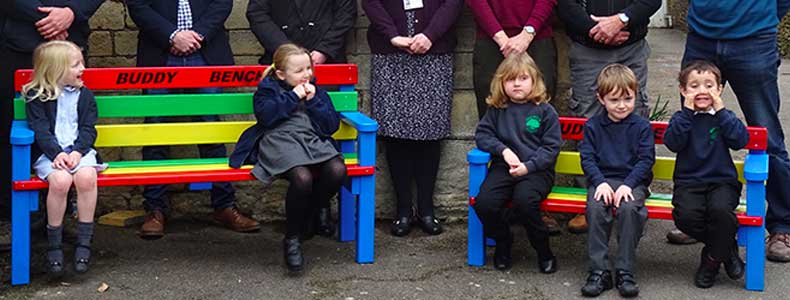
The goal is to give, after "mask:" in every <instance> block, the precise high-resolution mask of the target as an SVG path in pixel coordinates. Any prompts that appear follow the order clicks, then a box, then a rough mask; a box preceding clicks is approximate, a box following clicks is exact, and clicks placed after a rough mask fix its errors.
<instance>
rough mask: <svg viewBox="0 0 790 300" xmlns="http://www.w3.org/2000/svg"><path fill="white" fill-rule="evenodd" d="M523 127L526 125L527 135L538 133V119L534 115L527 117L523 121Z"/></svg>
mask: <svg viewBox="0 0 790 300" xmlns="http://www.w3.org/2000/svg"><path fill="white" fill-rule="evenodd" d="M524 125H526V129H527V132H529V133H535V132H538V129H539V128H540V117H538V116H536V115H532V116H529V117H527V119H526V120H525V121H524Z"/></svg>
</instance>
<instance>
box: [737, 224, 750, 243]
mask: <svg viewBox="0 0 790 300" xmlns="http://www.w3.org/2000/svg"><path fill="white" fill-rule="evenodd" d="M748 236H749V232H748V231H746V226H739V227H738V235H737V237H738V238H737V240H738V247H746V240H748Z"/></svg>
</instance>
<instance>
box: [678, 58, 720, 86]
mask: <svg viewBox="0 0 790 300" xmlns="http://www.w3.org/2000/svg"><path fill="white" fill-rule="evenodd" d="M693 71H696V72H697V73H705V72H710V73H711V74H713V76H714V77H716V84H721V70H719V67H717V66H716V65H714V64H713V63H712V62H709V61H706V60H695V61H692V62H690V63H689V64H687V65H686V67H684V68H683V69H682V70H680V74H679V75H678V82H679V83H680V86H681V87H684V86H686V83H688V80H689V74H691V72H693Z"/></svg>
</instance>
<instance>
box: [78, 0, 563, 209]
mask: <svg viewBox="0 0 790 300" xmlns="http://www.w3.org/2000/svg"><path fill="white" fill-rule="evenodd" d="M247 3H248V0H234V7H233V11H232V13H231V15H230V17H229V18H228V20H227V22H226V23H225V27H226V28H227V30H228V32H229V34H230V40H231V47H232V48H233V52H234V54H235V61H236V63H237V64H240V65H249V64H256V63H257V58H258V55H259V54H261V53H262V52H263V51H264V49H263V48H262V47H261V46H260V45H259V44H258V41H257V40H256V38H255V37H254V35H253V34H252V32H251V31H250V30H249V24H248V22H247V20H246V17H245V12H246V10H247ZM368 24H369V22H368V20H367V18H366V17H365V15H364V12H363V11H362V9H361V8H360V9H359V18H358V19H357V23H356V25H355V28H354V30H353V32H352V33H351V34H350V36H349V42H348V46H347V52H348V55H349V60H350V62H351V63H355V64H357V65H358V66H359V72H360V74H359V75H360V82H359V84H358V85H357V89H358V90H359V92H360V95H361V97H360V98H361V99H360V107H361V110H362V111H363V112H369V107H370V99H369V93H368V90H369V73H370V67H369V61H370V49H369V48H368V46H367V40H366V34H367V27H368ZM91 27H92V28H93V30H94V31H93V34H92V35H91V38H90V56H89V59H88V61H89V64H90V66H91V67H118V66H134V64H135V53H136V46H137V29H136V27H135V24H134V23H133V22H132V20H131V19H130V18H129V16H128V13H127V11H126V7H125V6H124V5H123V3H122V2H121V1H119V0H113V1H107V2H105V4H104V5H102V7H101V8H100V9H99V11H98V12H97V13H96V14H95V16H94V17H93V18H92V19H91ZM457 28H458V35H459V43H458V47H457V48H456V56H455V72H456V73H455V94H454V101H453V110H452V122H453V123H452V124H453V126H452V135H451V136H450V137H449V138H447V139H445V140H444V141H443V142H442V160H441V164H440V170H439V175H438V180H437V183H436V194H435V204H436V206H437V207H438V213H437V214H438V215H439V216H440V217H447V218H448V219H450V220H454V219H458V218H462V217H465V215H466V207H467V205H466V203H467V169H466V152H467V151H469V150H470V149H471V148H472V147H473V146H474V141H473V140H472V137H473V134H474V129H475V126H476V124H477V109H476V106H475V97H474V92H473V91H472V72H471V66H472V47H473V43H474V36H475V27H474V20H473V18H472V16H471V14H470V12H469V11H468V10H467V11H464V13H463V16H462V17H461V18H460V20H459V21H458V24H457ZM558 30H561V29H559V28H558ZM557 36H558V37H559V38H557V46H558V51H559V52H560V53H559V55H558V57H560V58H561V60H560V62H559V69H560V70H561V71H560V74H559V83H558V90H559V93H558V94H559V95H567V90H568V88H567V87H568V85H569V79H568V75H567V74H568V72H567V69H568V67H567V59H566V57H567V55H566V54H564V53H565V51H566V49H567V46H566V45H567V41H566V40H565V35H564V34H562V33H561V32H560V33H559V34H557ZM558 98H564V97H558ZM554 104H555V106H556V107H557V108H558V109H560V111H562V110H564V109H561V108H564V107H565V104H564V101H561V100H555V101H554ZM193 148H194V147H187V148H178V149H176V150H175V151H174V155H175V156H183V157H189V156H194V155H196V152H197V151H196V150H195V149H193ZM105 150H106V151H105ZM378 154H379V155H378V160H377V162H376V164H377V176H376V178H377V182H376V186H377V191H376V192H377V193H376V202H377V203H376V204H377V205H376V206H377V215H378V216H379V217H383V218H391V217H393V214H394V202H395V200H394V192H393V189H392V186H391V183H390V178H389V171H388V170H387V165H386V161H385V160H384V159H383V157H384V155H383V153H382V148H381V147H380V145H379V153H378ZM102 155H104V156H105V157H109V159H110V160H115V159H125V160H132V159H140V149H139V148H124V149H103V150H102ZM234 185H235V186H236V187H237V198H238V201H239V206H240V207H241V208H242V209H243V210H246V211H249V212H251V213H253V214H254V216H255V217H256V218H258V219H259V220H264V221H268V220H275V219H281V218H283V213H284V212H283V205H282V202H283V200H282V199H283V197H284V188H285V186H286V184H285V182H283V181H282V180H281V181H278V182H277V183H275V185H274V186H273V187H272V188H270V189H269V190H268V191H263V190H262V188H261V187H260V185H259V184H258V183H257V182H243V183H235V184H234ZM100 193H101V195H100V207H99V210H100V211H99V213H100V214H101V213H105V212H108V211H111V210H114V209H129V208H132V209H134V208H140V207H141V202H142V188H141V187H123V188H103V189H101V192H100ZM261 195H263V196H261ZM170 202H171V206H172V208H173V210H174V212H176V213H184V214H195V213H205V212H208V211H210V207H209V201H208V192H205V191H202V192H190V191H188V189H187V188H186V187H185V186H184V185H174V186H173V187H172V193H171V194H170Z"/></svg>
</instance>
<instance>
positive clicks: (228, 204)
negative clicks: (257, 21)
mask: <svg viewBox="0 0 790 300" xmlns="http://www.w3.org/2000/svg"><path fill="white" fill-rule="evenodd" d="M126 2H127V5H128V6H129V15H130V16H131V17H132V20H133V21H134V23H135V24H137V27H138V28H140V33H139V35H138V38H139V40H138V42H137V66H138V67H161V66H168V67H189V66H213V65H233V53H231V50H230V43H229V42H228V35H227V33H226V32H225V26H224V23H225V20H226V19H227V18H228V15H230V10H231V8H232V7H233V1H232V0H166V1H162V0H128V1H126ZM220 92H221V89H220V88H199V89H150V90H147V91H146V93H148V94H168V93H206V94H209V93H220ZM193 119H194V120H193V121H195V122H198V121H204V122H212V121H219V117H218V116H216V115H211V116H200V117H193ZM167 121H168V119H167V118H165V117H150V118H145V122H146V123H162V122H167ZM198 149H199V151H200V157H202V158H208V157H226V156H227V152H226V149H225V145H222V144H205V145H198ZM168 152H169V147H168V146H146V147H143V160H160V159H167V158H168V156H169V155H168ZM166 192H167V186H166V185H148V186H146V187H145V191H144V192H143V196H144V197H145V201H144V202H143V206H144V207H145V210H146V211H147V214H146V217H145V222H144V223H143V226H142V227H141V228H140V236H141V237H142V238H145V239H158V238H161V237H162V236H164V233H165V220H166V215H167V214H168V213H169V211H168V206H167V203H166V199H165V194H166ZM211 206H212V207H213V208H214V214H213V217H214V220H216V221H217V222H219V223H221V224H223V225H224V226H225V227H227V228H229V229H231V230H234V231H238V232H251V231H255V230H258V229H260V224H259V223H258V221H255V220H253V219H250V218H249V217H246V216H244V215H242V214H241V213H240V212H239V210H238V208H236V199H235V191H234V189H233V186H232V185H231V184H230V183H229V182H215V183H213V184H212V187H211Z"/></svg>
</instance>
